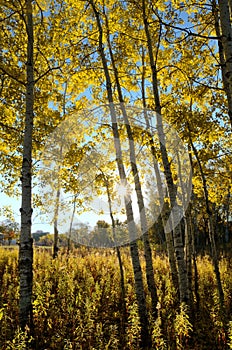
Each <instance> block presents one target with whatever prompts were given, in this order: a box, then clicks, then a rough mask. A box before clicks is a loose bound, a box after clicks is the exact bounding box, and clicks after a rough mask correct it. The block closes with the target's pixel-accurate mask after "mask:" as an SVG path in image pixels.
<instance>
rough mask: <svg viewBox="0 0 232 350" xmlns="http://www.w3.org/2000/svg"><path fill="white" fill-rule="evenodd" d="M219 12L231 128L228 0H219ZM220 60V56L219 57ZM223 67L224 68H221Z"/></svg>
mask: <svg viewBox="0 0 232 350" xmlns="http://www.w3.org/2000/svg"><path fill="white" fill-rule="evenodd" d="M218 4H219V13H220V24H221V34H222V46H223V52H224V62H221V64H223V65H222V70H223V69H225V72H222V74H223V78H224V79H223V80H224V89H225V92H226V94H227V100H228V107H229V118H230V124H231V128H232V28H231V22H230V8H229V2H228V0H219V1H218ZM218 34H219V33H217V35H218ZM220 60H221V57H220ZM223 67H224V68H223Z"/></svg>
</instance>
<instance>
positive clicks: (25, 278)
mask: <svg viewBox="0 0 232 350" xmlns="http://www.w3.org/2000/svg"><path fill="white" fill-rule="evenodd" d="M26 28H27V64H26V67H27V72H26V73H27V85H26V118H25V130H24V140H23V162H22V176H21V181H22V204H21V209H20V211H21V233H20V246H19V283H20V287H19V294H20V296H19V321H20V327H21V328H22V329H25V327H26V325H28V326H29V327H31V328H33V315H32V284H33V240H32V236H31V218H32V204H31V195H32V194H31V181H32V175H31V168H32V133H33V108H34V61H33V52H34V50H33V45H34V38H33V13H32V1H31V0H27V1H26Z"/></svg>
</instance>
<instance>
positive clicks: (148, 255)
mask: <svg viewBox="0 0 232 350" xmlns="http://www.w3.org/2000/svg"><path fill="white" fill-rule="evenodd" d="M105 19H106V25H107V42H108V47H109V53H110V59H111V63H112V67H113V72H114V76H115V82H116V87H117V93H118V99H119V102H120V109H121V111H122V115H123V120H124V123H125V126H126V131H127V137H128V142H129V153H130V165H131V169H132V174H133V179H134V184H135V192H136V196H137V202H138V207H139V215H140V223H141V231H142V239H143V245H144V256H145V261H146V279H147V285H148V290H149V292H150V295H151V301H152V314H153V317H154V318H156V317H157V302H158V297H157V289H156V284H155V278H154V269H153V263H152V252H151V246H150V241H149V235H148V224H147V218H146V212H145V205H144V199H143V193H142V187H141V182H140V175H139V171H138V167H137V161H136V155H135V146H134V137H133V132H132V129H131V125H130V121H129V118H128V115H127V111H126V108H125V104H124V99H123V94H122V89H121V85H120V81H119V76H118V69H117V67H116V63H115V59H114V54H113V51H112V47H111V42H110V32H109V27H108V20H107V17H106V16H105Z"/></svg>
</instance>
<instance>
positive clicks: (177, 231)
mask: <svg viewBox="0 0 232 350" xmlns="http://www.w3.org/2000/svg"><path fill="white" fill-rule="evenodd" d="M142 11H143V22H144V30H145V34H146V39H147V48H148V55H149V60H150V67H151V72H152V88H153V95H154V101H155V112H156V118H157V131H158V137H159V143H160V152H161V157H162V162H163V166H164V174H165V179H166V183H167V187H168V195H169V199H170V205H171V211H172V221H173V222H174V221H175V218H177V217H178V216H179V210H178V207H177V205H176V189H175V185H174V182H173V177H172V172H171V167H170V164H169V161H168V154H167V149H166V140H165V139H166V138H165V134H164V130H163V122H162V117H161V104H160V98H159V90H158V81H157V70H156V62H155V59H154V54H153V48H152V40H151V34H150V29H149V24H148V18H147V15H146V0H142ZM174 226H175V227H174ZM168 229H169V231H171V227H170V228H168ZM173 240H174V248H175V257H176V262H177V271H178V282H179V297H180V302H184V303H186V304H188V303H189V291H188V282H187V269H186V263H185V259H184V244H183V240H182V232H181V227H180V224H177V225H173Z"/></svg>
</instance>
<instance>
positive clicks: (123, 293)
mask: <svg viewBox="0 0 232 350" xmlns="http://www.w3.org/2000/svg"><path fill="white" fill-rule="evenodd" d="M102 175H103V178H104V183H105V186H106V192H107V198H108V204H109V211H110V218H111V224H112V232H113V239H114V240H115V238H116V233H115V230H116V224H115V220H114V215H113V210H112V201H111V196H110V189H109V184H108V180H107V178H106V176H105V174H104V173H103V172H102ZM116 252H117V257H118V263H119V269H120V285H121V302H122V315H121V331H120V334H121V335H122V339H123V341H122V343H121V344H120V348H121V349H122V350H123V349H125V347H126V341H125V334H126V321H127V310H126V289H125V278H124V270H123V264H122V257H121V252H120V248H119V247H118V246H117V247H116Z"/></svg>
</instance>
